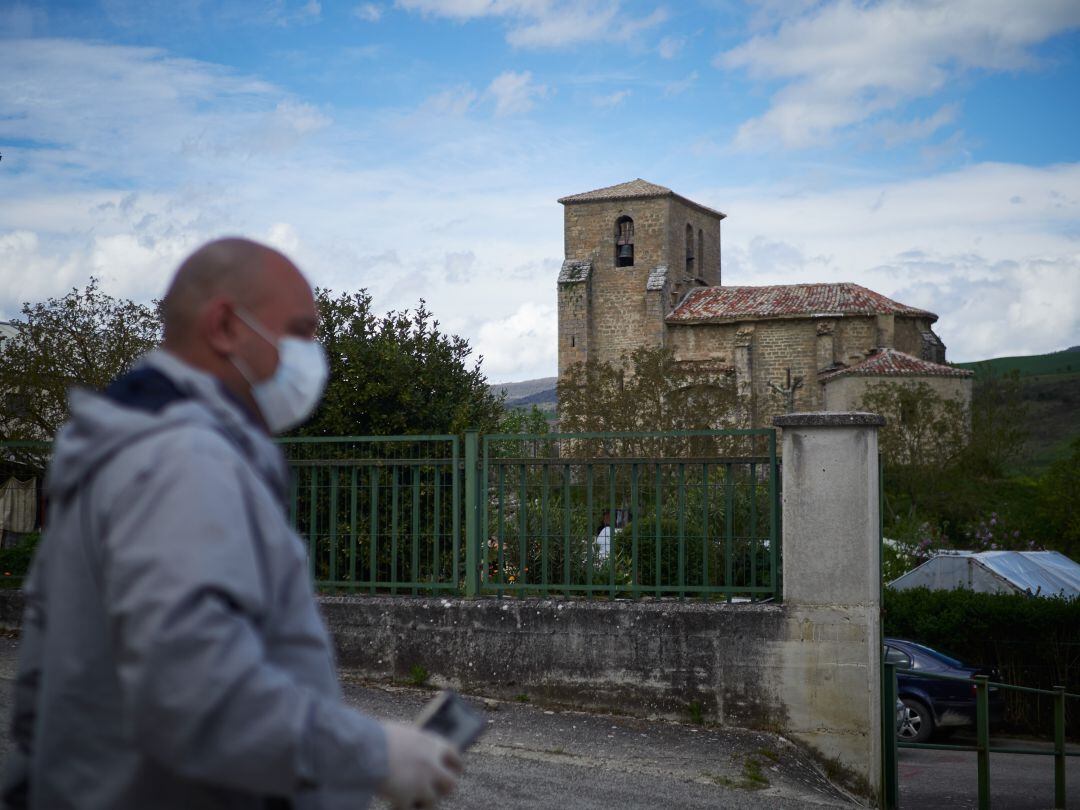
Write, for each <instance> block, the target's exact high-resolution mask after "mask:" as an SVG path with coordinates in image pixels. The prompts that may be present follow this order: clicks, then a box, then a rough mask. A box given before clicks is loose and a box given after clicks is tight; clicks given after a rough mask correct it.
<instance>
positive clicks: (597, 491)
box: [0, 429, 780, 601]
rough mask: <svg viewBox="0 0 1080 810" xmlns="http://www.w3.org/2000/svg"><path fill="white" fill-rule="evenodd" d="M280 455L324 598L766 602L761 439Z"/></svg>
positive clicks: (315, 442)
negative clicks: (374, 595)
mask: <svg viewBox="0 0 1080 810" xmlns="http://www.w3.org/2000/svg"><path fill="white" fill-rule="evenodd" d="M278 443H279V446H280V447H281V449H282V452H283V453H284V455H285V458H286V460H287V462H288V464H289V468H290V491H289V499H288V515H289V521H290V523H291V525H292V526H293V527H294V528H295V529H296V531H297V533H298V534H299V535H300V536H301V538H303V540H304V542H305V543H306V545H307V548H308V558H309V562H310V571H311V576H312V579H313V581H314V583H315V585H316V587H317V588H319V589H320V590H322V591H324V592H329V593H390V594H416V595H419V594H439V593H443V594H462V595H467V596H481V595H495V596H533V595H536V596H547V595H551V594H561V595H565V596H583V597H585V598H592V597H606V598H614V597H619V596H630V597H641V596H653V597H677V598H700V599H723V600H727V601H732V600H736V599H738V600H740V601H741V600H753V601H757V600H764V599H772V598H779V594H780V581H779V572H780V510H779V497H780V492H779V487H780V478H779V462H778V459H777V453H776V434H775V432H774V431H773V430H771V429H764V430H729V431H676V432H640V433H576V434H544V435H522V434H502V435H484V436H481V435H480V434H478V433H475V432H469V433H466V434H465V435H464V436H463V437H459V436H453V435H439V436H342V437H328V438H302V439H281V440H279V442H278ZM16 449H18V450H20V451H24V450H26V449H29V448H16V447H14V446H12V447H10V448H8V454H9V455H10V453H11V452H13V451H14V450H16ZM32 449H33V450H34V451H35V452H38V454H39V455H40V456H41V457H42V458H43V459H44V458H46V457H47V454H48V445H35V447H34V448H32ZM3 450H4V448H2V447H0V452H2V451H3Z"/></svg>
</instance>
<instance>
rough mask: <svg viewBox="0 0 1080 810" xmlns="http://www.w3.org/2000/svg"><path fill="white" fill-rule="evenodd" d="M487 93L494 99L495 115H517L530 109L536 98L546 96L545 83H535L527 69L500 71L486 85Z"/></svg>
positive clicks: (546, 88)
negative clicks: (517, 71) (518, 71)
mask: <svg viewBox="0 0 1080 810" xmlns="http://www.w3.org/2000/svg"><path fill="white" fill-rule="evenodd" d="M487 95H488V96H490V97H491V98H493V99H494V101H495V116H496V117H497V118H499V117H502V116H506V115H517V114H520V113H526V112H528V111H529V110H531V109H532V108H533V107H534V106H535V104H536V100H537V99H543V98H546V97H547V95H548V87H547V85H543V84H537V83H535V82H534V81H533V80H532V73H531V72H530V71H528V70H526V71H524V72H522V73H516V72H514V71H512V70H508V71H506V72H505V73H500V74H499V75H498V76H496V77H495V78H494V79H492V81H491V84H489V85H488V89H487Z"/></svg>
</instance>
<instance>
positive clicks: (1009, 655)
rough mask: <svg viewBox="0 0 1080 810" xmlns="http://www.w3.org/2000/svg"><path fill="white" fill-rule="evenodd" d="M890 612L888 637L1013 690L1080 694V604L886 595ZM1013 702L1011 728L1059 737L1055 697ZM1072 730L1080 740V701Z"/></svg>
mask: <svg viewBox="0 0 1080 810" xmlns="http://www.w3.org/2000/svg"><path fill="white" fill-rule="evenodd" d="M884 609H885V621H884V630H885V635H887V636H893V637H896V638H905V639H910V640H912V641H917V642H919V643H921V644H926V645H927V646H928V647H933V648H934V649H936V650H940V651H941V652H944V653H946V654H948V655H951V656H954V657H956V658H959V659H960V660H961V661H964V662H965V663H969V664H973V665H975V664H977V665H982V666H992V667H996V668H997V669H998V670H999V671H1000V673H1001V677H1002V680H1003V681H1004V682H1005V683H1010V684H1016V685H1017V686H1029V687H1034V688H1037V689H1053V688H1054V687H1055V686H1065V687H1066V690H1067V691H1068V692H1070V693H1072V694H1078V693H1080V599H1059V598H1053V599H1047V598H1032V597H1029V596H1022V595H1011V594H986V593H973V592H971V591H965V590H953V591H930V590H927V589H925V588H917V589H914V590H907V591H894V590H892V589H891V588H886V589H885V593H884ZM1005 697H1006V706H1005V709H1006V718H1005V719H1006V724H1007V726H1008V728H1009V729H1011V730H1013V731H1021V732H1024V733H1031V734H1038V735H1040V736H1045V735H1048V734H1051V733H1052V731H1053V714H1052V711H1053V699H1052V698H1050V697H1049V696H1032V695H1026V694H1023V693H1019V692H1013V691H1011V690H1007V691H1006V693H1005ZM1066 726H1067V729H1068V733H1069V735H1070V736H1072V737H1080V700H1069V701H1067V705H1066Z"/></svg>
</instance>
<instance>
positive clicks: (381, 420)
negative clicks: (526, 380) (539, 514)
mask: <svg viewBox="0 0 1080 810" xmlns="http://www.w3.org/2000/svg"><path fill="white" fill-rule="evenodd" d="M315 298H316V302H317V304H318V307H319V317H320V322H319V332H318V335H317V338H318V340H319V341H320V342H321V343H322V344H323V346H324V347H325V348H326V351H327V355H328V357H329V360H330V382H329V384H328V386H327V390H326V396H325V398H324V399H323V402H322V404H321V405H320V407H319V409H318V410H317V411H316V412H315V414H314V416H313V417H312V418H311V420H309V421H308V422H307V423H306V424H304V425H303V426H301V427H300V428H299V429H298V430H297V431H296V432H295V435H298V436H348V435H353V436H356V435H364V436H367V435H372V436H375V435H378V436H383V435H402V434H407V435H415V434H431V433H459V432H461V431H464V430H466V429H470V428H475V429H477V430H493V429H494V428H495V427H496V426H497V425H498V423H499V419H500V417H501V415H502V402H501V400H500V399H499V398H498V397H496V396H495V395H494V394H492V393H491V392H490V391H489V390H488V386H487V381H486V379H485V377H484V374H483V372H482V371H481V369H480V358H477V359H476V361H475V362H474V363H471V364H470V362H469V355H470V354H471V353H472V349H471V347H470V346H469V343H468V341H466V340H465V339H464V338H461V337H458V336H457V335H450V334H447V333H445V332H442V331H441V330H440V329H439V323H438V321H436V320H434V319H433V317H432V315H431V313H430V312H429V311H428V310H427V308H426V306H425V305H424V302H423V301H421V302H420V304H419V306H418V307H417V308H416V309H415V310H411V311H409V310H405V311H401V312H389V313H387V314H386V315H385V316H383V317H379V316H377V315H375V314H374V313H373V312H372V310H371V296H370V295H369V294H368V293H367V291H366V290H360V291H358V292H355V293H342V294H340V295H335V294H334V293H333V292H332V291H330V290H324V289H319V290H316V291H315Z"/></svg>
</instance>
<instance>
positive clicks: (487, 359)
mask: <svg viewBox="0 0 1080 810" xmlns="http://www.w3.org/2000/svg"><path fill="white" fill-rule="evenodd" d="M557 337H558V320H557V314H556V312H555V308H554V307H552V306H547V305H543V304H537V303H533V302H531V301H530V302H527V303H525V304H522V305H521V306H520V307H518V308H517V310H515V311H514V312H513V314H511V315H509V316H508V317H505V318H500V319H497V320H491V321H487V322H486V323H484V324H483V325H482V326H481V327H480V330H479V333H478V335H477V340H476V351H477V352H478V353H479V354H481V355H483V357H484V371H485V372H486V373H487V375H488V378H489V379H490V380H493V381H494V380H499V381H508V380H513V379H518V380H520V379H535V378H536V377H545V376H548V375H549V374H550V373H551V369H553V368H555V365H556V362H557V356H556V354H557V342H556V339H557Z"/></svg>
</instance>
